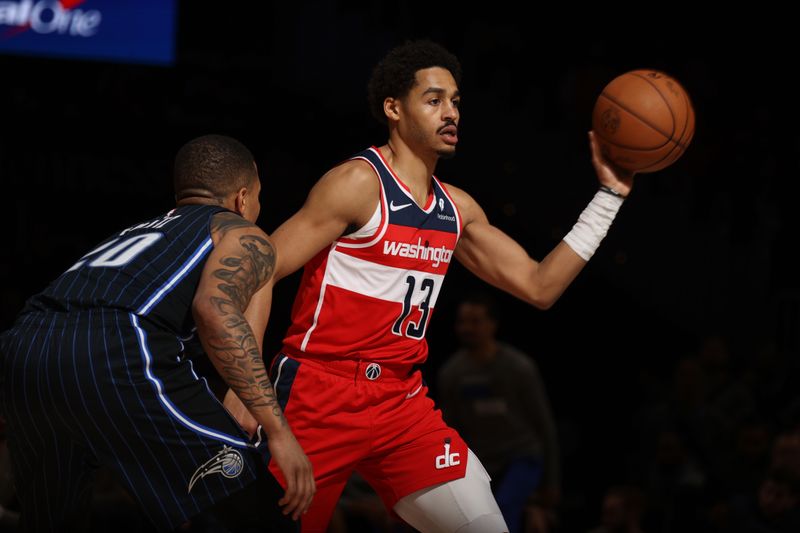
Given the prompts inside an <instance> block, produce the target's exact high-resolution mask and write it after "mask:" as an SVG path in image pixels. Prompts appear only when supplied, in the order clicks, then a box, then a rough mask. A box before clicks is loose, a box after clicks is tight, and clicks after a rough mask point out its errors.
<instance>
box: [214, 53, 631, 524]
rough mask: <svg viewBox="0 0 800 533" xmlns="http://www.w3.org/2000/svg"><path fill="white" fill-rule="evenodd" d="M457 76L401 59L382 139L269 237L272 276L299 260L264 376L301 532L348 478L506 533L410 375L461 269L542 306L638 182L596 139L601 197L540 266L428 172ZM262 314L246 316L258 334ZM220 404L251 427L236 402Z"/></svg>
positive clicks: (422, 513) (378, 108) (458, 444)
mask: <svg viewBox="0 0 800 533" xmlns="http://www.w3.org/2000/svg"><path fill="white" fill-rule="evenodd" d="M459 77H460V67H459V64H458V61H457V59H456V58H455V57H454V56H453V55H452V54H450V53H449V52H447V51H446V50H445V49H444V48H442V47H441V46H439V45H436V44H434V43H431V42H427V41H420V42H411V43H406V44H405V45H403V46H400V47H398V48H395V49H394V50H392V51H391V52H390V53H389V54H388V55H387V56H386V57H385V58H384V59H383V60H382V61H381V62H380V63H379V64H378V65H377V67H376V68H375V70H374V72H373V75H372V79H371V81H370V85H369V88H370V101H371V104H372V107H373V113H374V114H375V115H376V117H377V118H379V119H380V120H382V121H383V122H385V123H386V124H387V125H388V128H389V141H388V143H387V144H385V145H383V146H381V147H373V148H370V149H368V150H365V151H363V152H361V153H359V154H357V155H356V156H355V157H353V158H352V159H350V160H348V161H346V162H345V163H343V164H340V165H339V166H337V167H335V168H334V169H332V170H331V171H329V172H328V173H327V174H325V176H323V177H322V179H320V181H319V182H318V183H317V184H316V185H315V186H314V187H313V188H312V190H311V192H310V194H309V196H308V198H307V200H306V203H305V205H303V207H302V208H301V209H300V211H298V212H297V213H296V214H295V215H294V216H292V217H291V218H290V219H289V220H287V221H286V222H285V223H284V224H283V225H281V226H280V227H279V228H278V229H277V230H275V232H274V233H273V236H272V239H273V242H274V244H275V246H276V248H277V250H278V261H277V265H276V274H275V276H274V279H280V278H282V277H284V276H286V275H288V274H291V273H292V272H295V271H296V270H297V269H299V268H300V267H301V266H303V265H305V270H304V274H303V279H302V282H301V286H300V289H299V292H298V294H297V298H296V301H295V304H294V307H293V309H292V325H291V327H290V329H289V331H288V333H287V335H286V337H285V340H284V346H283V350H282V352H281V353H280V354H278V356H277V357H276V358H275V359H274V360H273V363H272V367H271V378H272V380H273V384H274V386H275V389H276V391H277V394H278V398H279V401H280V403H281V407H282V408H283V409H284V413H285V416H286V418H287V419H288V420H289V424H290V426H291V428H292V431H293V432H294V434H295V435H296V437H297V439H298V441H299V442H300V444H301V446H302V447H303V450H304V451H305V453H306V454H307V455H308V457H309V459H310V460H311V463H312V465H313V469H314V477H315V480H316V484H317V493H316V496H315V498H314V500H313V502H312V504H311V507H310V508H309V510H308V512H307V514H305V515H304V516H303V517H302V519H301V528H302V531H303V532H306V533H310V532H324V531H325V530H326V528H327V525H328V521H329V519H330V516H331V514H332V512H333V509H334V506H335V505H336V502H337V499H338V498H339V494H340V492H341V490H342V488H343V487H344V485H345V482H346V481H347V479H348V478H349V477H350V475H351V473H352V472H353V471H358V472H359V473H360V474H361V475H362V476H363V477H364V478H365V479H366V480H367V481H368V482H369V483H370V484H371V485H372V486H373V488H374V489H375V490H376V491H377V493H378V494H379V495H380V496H381V498H382V499H383V501H384V503H385V504H386V506H387V508H388V509H391V510H393V511H394V512H395V513H396V514H397V515H399V516H400V517H402V518H403V519H404V520H405V521H406V522H408V523H409V524H411V525H412V526H413V527H414V528H416V529H418V530H419V531H422V532H424V533H428V532H456V531H458V532H460V533H500V532H504V531H508V529H507V526H506V524H505V522H504V520H503V517H502V515H501V514H500V511H499V509H498V507H497V504H496V503H495V501H494V498H493V496H492V492H491V490H490V487H489V478H488V476H487V474H486V472H485V470H484V469H483V467H482V465H481V464H480V461H479V460H478V458H477V457H475V455H474V454H473V453H472V452H471V451H469V449H468V448H467V445H466V444H465V443H464V441H463V440H462V439H461V437H459V435H458V433H456V432H455V431H454V430H452V429H450V428H449V427H447V425H446V424H445V423H444V422H443V420H442V418H441V414H440V411H439V410H437V409H435V407H434V404H433V402H432V401H431V400H430V399H429V398H428V395H427V391H428V389H427V387H426V386H425V384H424V383H423V381H422V377H421V375H420V372H419V371H415V370H414V369H413V365H415V364H419V363H422V362H423V361H425V359H426V358H427V354H428V349H427V344H426V341H425V329H426V327H427V324H428V320H429V318H430V315H431V312H432V311H433V309H434V307H435V305H436V299H437V296H438V294H439V290H440V289H441V286H442V281H443V278H444V275H445V273H446V271H447V267H448V265H449V264H450V262H451V260H452V259H453V258H455V259H458V260H459V261H460V262H461V263H462V264H464V265H465V266H466V267H467V268H468V269H469V270H471V271H472V272H474V273H475V274H476V275H477V276H479V277H480V278H482V279H483V280H485V281H487V282H489V283H491V284H492V285H494V286H496V287H498V288H500V289H503V290H505V291H507V292H509V293H511V294H513V295H514V296H517V297H518V298H520V299H522V300H524V301H526V302H529V303H530V304H532V305H534V306H535V307H538V308H541V309H547V308H549V307H550V306H551V305H553V303H554V302H555V301H556V300H557V299H558V297H559V296H560V295H561V293H562V292H564V290H565V289H566V288H567V286H568V285H569V284H570V283H571V282H572V280H573V279H574V278H575V276H576V275H577V274H578V273H579V272H580V271H581V269H582V268H583V267H584V265H585V264H586V262H587V260H588V259H589V258H590V257H591V255H592V253H593V252H594V250H595V249H596V248H597V246H598V245H599V243H600V240H601V239H602V238H603V236H604V235H605V233H606V231H607V230H608V227H609V225H610V224H611V221H612V220H613V218H614V216H615V215H616V212H617V210H618V209H619V207H620V205H621V204H622V202H623V198H624V197H625V196H626V195H627V194H628V192H629V191H630V189H631V186H632V180H633V176H632V175H630V174H624V173H622V172H621V171H619V170H617V169H614V168H612V167H611V166H609V165H608V164H607V163H606V162H605V161H604V160H603V159H602V157H601V156H600V153H599V149H598V146H597V144H596V143H595V140H594V138H593V137H592V135H591V134H590V145H591V151H592V162H593V164H594V167H595V170H596V172H597V176H598V178H599V181H600V184H601V187H600V191H598V192H597V194H596V195H595V197H594V199H593V200H592V201H591V202H590V203H589V205H588V206H587V208H586V209H585V210H584V212H583V213H582V214H581V216H580V218H579V220H578V222H577V223H576V224H575V227H574V228H573V229H572V231H570V233H569V234H568V235H567V236H566V237H565V238H564V241H563V242H560V243H559V244H558V245H557V246H556V247H555V248H554V249H553V250H552V251H551V252H550V253H549V254H548V255H547V256H546V257H545V258H544V259H543V260H542V261H541V262H537V261H535V260H533V259H531V258H530V257H529V256H528V254H527V253H526V252H525V250H524V249H523V248H522V247H521V246H520V245H519V244H517V243H516V242H515V241H514V240H512V239H511V238H510V237H508V236H507V235H506V234H504V233H503V232H502V231H500V230H499V229H497V228H495V227H494V226H492V225H491V224H490V223H489V221H488V220H487V218H486V215H485V214H484V212H483V210H482V209H481V207H480V206H479V205H478V203H477V202H476V201H475V200H473V199H472V197H470V196H469V194H467V193H466V192H464V191H462V190H461V189H459V188H458V187H455V186H452V185H449V184H443V183H442V182H440V181H439V180H438V179H437V178H436V177H434V176H433V171H434V168H435V167H436V163H437V161H438V160H439V158H442V157H451V156H453V155H454V154H455V151H456V145H457V143H458V124H459V118H460V114H459V101H460V95H459V89H458V81H459ZM270 290H271V288H270V287H268V288H267V289H266V292H269V291H270ZM270 295H271V293H269V294H266V295H265V296H264V300H263V301H267V299H268V298H269V297H270ZM251 307H252V306H251ZM267 315H268V313H259V314H251V315H250V316H248V319H249V320H250V321H251V323H255V324H256V326H255V327H254V329H255V330H256V331H259V330H262V331H263V327H265V322H266V317H267ZM227 405H228V406H229V408H230V409H231V410H232V411H233V412H234V413H235V414H236V416H237V418H239V419H240V420H241V421H242V423H243V424H244V425H245V426H246V427H247V426H248V425H250V427H252V419H249V417H248V416H247V413H246V412H245V411H243V409H242V408H241V406H240V405H236V402H235V397H233V396H232V395H229V399H228V401H227ZM271 469H272V471H273V472H274V473H275V475H276V477H280V471H279V470H278V469H277V468H276V467H274V466H271Z"/></svg>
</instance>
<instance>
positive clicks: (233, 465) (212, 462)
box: [188, 446, 244, 492]
mask: <svg viewBox="0 0 800 533" xmlns="http://www.w3.org/2000/svg"><path fill="white" fill-rule="evenodd" d="M242 470H244V459H243V458H242V454H241V453H239V450H236V449H234V448H231V447H230V446H223V447H222V451H220V452H219V453H218V454H217V455H215V456H214V457H212V458H211V459H209V460H208V461H206V462H205V463H203V464H202V465H201V466H200V468H198V469H197V470H195V471H194V474H192V478H191V479H190V480H189V491H188V492H192V487H194V484H195V483H197V482H198V481H200V480H201V479H203V478H204V477H206V476H208V475H210V474H222V475H223V476H224V477H226V478H228V479H232V478H235V477H238V476H239V474H241V473H242Z"/></svg>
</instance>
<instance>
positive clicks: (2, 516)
mask: <svg viewBox="0 0 800 533" xmlns="http://www.w3.org/2000/svg"><path fill="white" fill-rule="evenodd" d="M18 525H19V511H18V509H17V502H16V498H15V492H14V480H13V478H12V476H11V459H10V458H9V456H8V445H7V441H6V421H5V419H4V418H3V417H2V415H0V533H11V532H12V531H17V530H18V527H17V526H18Z"/></svg>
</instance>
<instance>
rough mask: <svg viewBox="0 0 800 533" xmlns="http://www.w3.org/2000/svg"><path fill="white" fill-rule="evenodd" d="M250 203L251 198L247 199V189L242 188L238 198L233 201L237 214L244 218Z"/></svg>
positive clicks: (238, 192) (237, 194) (237, 192)
mask: <svg viewBox="0 0 800 533" xmlns="http://www.w3.org/2000/svg"><path fill="white" fill-rule="evenodd" d="M248 201H249V198H248V197H247V187H242V188H241V189H239V190H238V191H236V197H235V198H234V199H233V205H234V207H235V209H234V211H235V212H236V214H238V215H240V216H244V214H245V209H246V208H247V202H248Z"/></svg>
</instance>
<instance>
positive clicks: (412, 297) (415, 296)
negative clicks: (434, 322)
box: [392, 272, 442, 339]
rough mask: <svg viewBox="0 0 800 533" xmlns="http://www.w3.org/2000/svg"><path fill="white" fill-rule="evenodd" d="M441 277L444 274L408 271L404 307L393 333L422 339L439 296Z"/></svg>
mask: <svg viewBox="0 0 800 533" xmlns="http://www.w3.org/2000/svg"><path fill="white" fill-rule="evenodd" d="M436 278H438V279H436ZM441 278H442V276H435V275H434V276H431V275H425V274H424V273H422V272H409V273H408V276H406V279H405V282H406V293H405V297H404V298H403V309H402V311H401V312H400V315H399V316H398V317H397V320H395V321H394V325H393V326H392V333H394V334H395V335H404V336H406V337H410V338H412V339H422V338H423V337H424V336H425V329H426V328H427V327H428V320H429V319H430V316H431V309H432V308H433V306H434V305H435V304H436V298H437V297H438V296H439V289H440V287H441V283H442V280H441ZM415 311H416V312H415Z"/></svg>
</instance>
